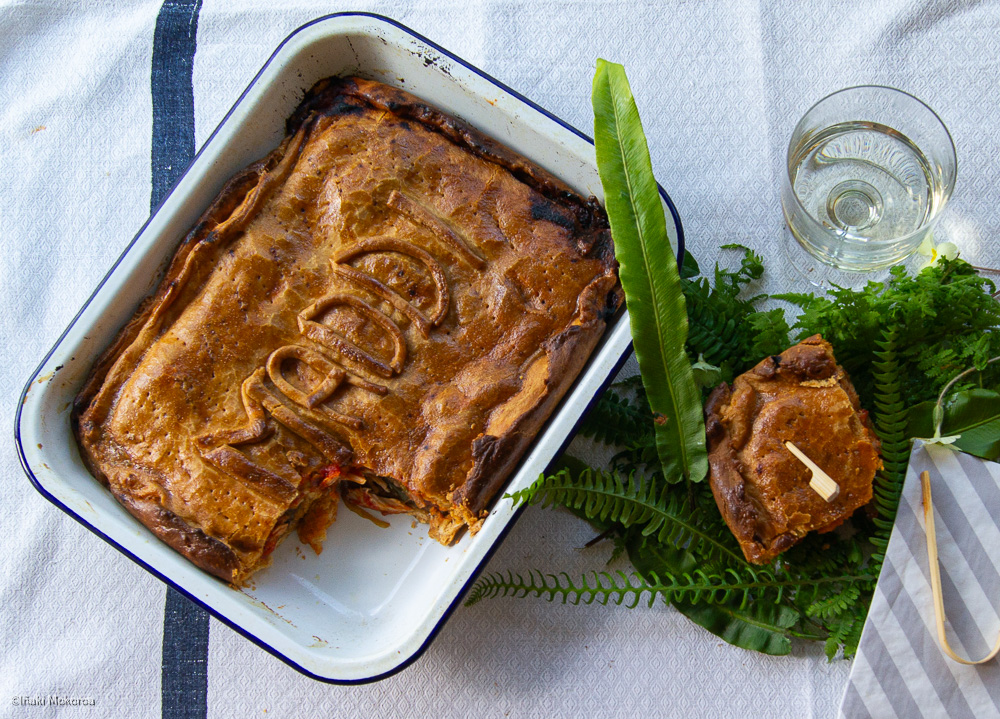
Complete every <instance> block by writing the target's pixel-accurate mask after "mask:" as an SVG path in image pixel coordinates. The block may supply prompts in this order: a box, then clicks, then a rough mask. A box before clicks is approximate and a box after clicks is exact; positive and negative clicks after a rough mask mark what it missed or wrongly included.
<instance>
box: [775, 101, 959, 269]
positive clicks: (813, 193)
mask: <svg viewBox="0 0 1000 719" xmlns="http://www.w3.org/2000/svg"><path fill="white" fill-rule="evenodd" d="M787 160H788V164H787V174H786V177H785V182H784V186H783V187H782V207H783V208H784V213H785V220H786V222H787V223H788V228H789V230H790V231H791V233H792V236H793V237H794V238H795V240H796V241H797V242H798V244H799V245H801V246H802V247H803V248H805V250H806V251H807V252H809V253H810V254H811V255H812V256H813V257H815V258H816V259H818V260H820V261H821V262H823V263H825V264H827V265H829V266H831V267H835V268H838V269H840V270H849V271H856V272H864V271H870V270H877V269H880V268H884V267H887V266H889V265H892V264H895V263H896V262H899V261H901V260H903V259H905V258H906V257H908V256H909V255H911V254H912V253H913V252H914V251H915V250H916V249H917V247H918V246H919V245H920V243H921V241H922V240H923V239H924V237H925V236H926V235H927V233H928V232H930V231H931V230H932V228H933V225H934V223H935V220H936V219H937V217H938V216H939V215H940V213H941V210H942V209H943V208H944V206H945V204H946V202H947V201H948V198H949V197H950V196H951V193H952V190H953V189H954V186H955V173H956V160H955V149H954V145H953V144H952V141H951V136H950V135H949V134H948V130H947V129H946V128H945V126H944V124H943V123H942V122H941V120H940V119H938V117H937V115H935V114H934V112H933V111H932V110H931V109H930V108H929V107H927V106H926V105H924V104H923V103H922V102H920V101H919V100H917V99H916V98H915V97H913V96H912V95H908V94H906V93H904V92H901V91H899V90H894V89H892V88H886V87H874V86H864V87H855V88H848V89H846V90H841V91H840V92H836V93H834V94H832V95H829V96H828V97H826V98H824V99H823V100H821V101H820V102H818V103H817V104H816V105H814V106H813V107H812V108H811V109H810V110H809V112H807V113H806V114H805V116H803V118H802V120H800V121H799V124H798V126H796V128H795V131H794V133H793V134H792V140H791V142H790V143H789V146H788V156H787Z"/></svg>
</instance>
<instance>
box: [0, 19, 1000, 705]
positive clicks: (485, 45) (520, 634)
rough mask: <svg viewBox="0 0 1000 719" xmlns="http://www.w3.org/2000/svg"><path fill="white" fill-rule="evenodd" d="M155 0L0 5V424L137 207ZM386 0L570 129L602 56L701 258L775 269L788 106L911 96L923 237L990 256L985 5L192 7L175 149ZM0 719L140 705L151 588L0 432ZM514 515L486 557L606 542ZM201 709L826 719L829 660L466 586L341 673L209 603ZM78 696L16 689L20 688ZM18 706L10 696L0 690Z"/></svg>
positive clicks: (157, 604)
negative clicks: (938, 193)
mask: <svg viewBox="0 0 1000 719" xmlns="http://www.w3.org/2000/svg"><path fill="white" fill-rule="evenodd" d="M159 9H160V2H145V3H143V2H111V1H110V0H106V1H105V2H89V3H75V2H68V1H66V0H50V1H49V2H33V3H21V4H12V3H10V2H0V164H2V168H3V170H2V172H0V347H2V348H3V350H2V351H3V362H2V363H0V398H2V400H3V401H2V402H0V420H2V421H0V425H2V426H4V427H7V428H8V430H7V431H8V437H9V436H10V435H9V431H10V427H11V426H12V424H13V416H14V409H15V402H16V399H17V397H18V394H19V392H20V390H21V387H22V385H23V383H24V382H25V380H26V379H27V378H28V376H29V374H30V372H31V370H32V369H33V368H34V366H35V364H36V363H37V362H38V361H39V360H40V359H41V357H42V356H43V355H44V353H45V352H46V350H47V349H48V348H49V347H50V346H51V344H52V343H53V342H54V340H55V339H56V338H57V337H58V335H59V333H60V332H61V330H62V329H63V328H64V326H65V325H66V324H67V323H68V322H69V320H70V319H71V318H72V317H73V315H74V314H75V312H76V311H77V309H78V308H79V306H80V305H81V304H82V303H83V301H84V300H85V299H86V298H87V296H88V295H89V294H90V292H91V291H92V289H93V287H94V286H95V284H96V283H97V282H98V280H99V279H100V278H101V277H102V276H103V274H104V273H105V272H106V271H107V269H108V268H109V267H110V265H111V263H112V262H113V261H114V259H115V258H116V257H117V256H118V254H119V253H120V252H121V251H122V249H123V248H124V246H125V244H126V243H127V242H128V241H129V239H130V238H131V237H132V235H133V234H134V233H135V231H136V230H137V229H138V227H139V226H140V225H141V223H142V222H143V220H144V219H145V218H146V217H147V215H148V214H149V199H150V137H151V100H150V62H151V54H152V42H153V29H154V24H155V22H156V17H157V13H158V11H159ZM349 9H357V10H368V11H374V12H378V13H381V14H385V15H388V16H390V17H393V18H395V19H397V20H399V21H401V22H402V23H404V24H406V25H409V26H410V27H412V28H413V29H414V30H416V31H417V32H419V33H421V34H423V35H426V36H427V37H429V38H431V39H432V40H434V41H436V42H437V43H439V44H441V45H443V46H444V47H446V48H448V49H449V50H451V51H452V52H454V53H456V54H457V55H459V56H461V57H463V58H465V59H467V60H468V61H470V62H471V63H473V64H475V65H477V66H479V67H480V68H482V69H483V70H485V71H486V72H488V73H490V74H491V75H493V76H495V77H497V78H499V79H500V80H501V81H503V82H505V83H506V84H508V85H510V86H511V87H513V88H515V89H516V90H519V91H521V92H522V93H524V94H526V95H527V96H528V97H530V98H531V99H533V100H535V101H537V102H538V103H540V104H541V105H543V106H544V107H546V108H547V109H549V110H550V111H552V112H554V113H555V114H556V115H558V116H561V117H562V118H564V119H566V120H568V121H569V122H570V123H572V124H574V125H576V126H578V127H580V128H582V129H584V130H585V131H587V132H588V133H589V132H590V128H591V122H592V119H591V109H590V86H591V79H592V75H593V68H594V59H595V58H596V57H605V58H608V59H612V60H617V61H619V62H622V63H624V64H625V66H626V67H627V69H628V72H629V76H630V79H631V82H632V87H633V90H634V92H635V95H636V97H637V100H638V103H639V108H640V111H641V113H642V117H643V120H644V122H645V126H646V132H647V135H648V137H649V144H650V148H651V151H652V155H653V165H654V168H655V170H656V172H657V176H658V179H659V180H660V182H661V183H662V184H663V185H664V186H665V187H666V188H667V190H668V191H669V192H670V194H671V195H672V197H673V199H674V201H675V202H676V205H677V207H678V209H679V211H680V214H681V216H682V218H683V221H684V226H685V230H686V233H687V238H688V244H689V247H690V248H691V249H692V250H693V251H694V252H695V254H696V255H697V257H698V259H699V260H700V261H701V263H702V266H703V267H710V266H711V263H712V262H713V261H714V260H715V258H716V256H717V250H716V248H717V246H718V245H720V244H722V243H725V242H743V243H746V244H749V245H751V246H753V247H755V248H757V249H758V250H761V251H763V252H764V253H765V256H766V257H767V258H768V260H769V261H770V262H771V267H772V268H773V269H774V275H773V276H772V278H771V279H769V280H768V281H767V282H766V283H765V284H766V287H767V288H768V289H775V288H777V287H782V286H785V284H784V283H785V282H787V278H786V277H785V275H784V274H783V270H782V269H781V267H780V265H781V263H782V259H781V255H780V253H779V252H778V238H779V236H780V233H781V230H782V217H781V210H780V205H779V200H778V188H779V180H780V177H781V172H782V166H783V161H784V156H785V149H786V143H787V139H788V136H789V134H790V133H791V130H792V127H793V126H794V125H795V123H796V121H797V120H798V118H799V117H800V116H801V114H802V113H803V112H804V111H805V110H806V109H807V108H808V106H809V105H810V104H812V103H813V102H814V101H815V100H817V99H819V98H820V97H822V96H823V95H824V94H826V93H828V92H831V91H833V90H836V89H839V88H841V87H845V86H848V85H854V84H863V83H875V84H888V85H894V86H897V87H900V88H902V89H905V90H908V91H910V92H912V93H914V94H916V95H917V96H918V97H920V98H922V99H924V100H925V101H926V102H927V103H928V104H930V105H931V106H932V107H933V108H934V109H935V110H937V111H938V113H939V114H940V115H941V117H942V118H943V119H944V121H945V123H946V124H947V125H948V127H949V129H950V130H951V132H952V135H953V137H954V139H955V144H956V145H957V147H958V164H959V173H958V174H959V178H958V187H957V190H956V193H955V196H954V198H953V199H952V201H951V204H950V206H949V208H948V210H947V212H946V215H945V217H944V223H943V230H944V234H947V235H948V236H949V239H952V240H954V241H956V242H957V243H958V244H959V246H960V248H961V249H962V250H963V252H964V254H965V256H966V257H969V258H971V259H974V260H977V261H978V263H979V264H986V263H991V264H992V265H993V266H997V265H998V264H1000V250H998V247H1000V245H998V243H997V241H996V237H995V235H994V233H995V231H996V228H997V226H998V225H1000V203H998V202H997V200H996V191H995V188H996V187H997V186H998V184H1000V183H998V180H1000V166H998V164H997V162H996V158H997V157H1000V132H998V131H997V128H996V108H997V97H998V92H1000V53H998V40H997V38H998V37H1000V5H998V4H996V3H990V4H974V3H968V2H960V1H958V0H952V1H942V2H905V1H897V2H884V3H868V4H865V3H857V2H838V3H832V4H830V5H829V6H826V7H818V6H814V5H813V4H812V3H789V2H749V1H747V0H734V1H733V2H726V3H722V2H717V3H692V2H683V1H682V0H677V1H676V2H669V3H651V2H637V1H635V0H606V1H604V2H587V3H578V4H577V3H572V2H554V1H552V0H526V1H525V2H509V1H506V0H505V1H498V2H490V3H483V4H480V5H475V6H473V5H472V4H471V3H469V2H468V1H467V0H434V1H430V0H423V1H419V2H407V1H406V0H399V1H398V2H393V3H357V2H347V3H343V4H341V5H331V4H329V3H318V2H287V3H281V2H274V1H273V0H255V1H250V0H241V1H240V2H232V1H230V2H224V1H222V0H205V2H204V6H203V7H202V8H201V12H200V16H199V18H198V29H197V54H196V55H195V60H194V73H193V77H194V103H195V104H194V107H195V133H196V142H197V144H198V145H200V144H201V143H202V142H204V140H205V139H206V138H207V137H208V135H209V133H210V132H211V131H212V129H213V128H214V127H215V126H216V124H217V123H218V122H219V121H220V120H221V119H222V116H223V115H224V113H225V112H226V110H227V109H228V108H229V107H230V106H231V104H232V103H233V101H234V100H235V98H236V97H237V96H238V95H239V93H240V92H241V91H242V90H243V89H244V88H245V87H246V85H247V84H248V82H249V81H250V79H251V78H252V77H253V75H254V74H255V73H256V71H257V70H258V69H259V68H260V66H261V65H262V64H263V62H264V61H265V60H266V59H267V57H268V56H269V55H270V53H271V52H272V50H273V49H274V47H275V46H276V45H277V44H278V42H280V40H281V39H282V38H284V37H285V36H286V35H287V34H288V33H290V32H291V31H292V30H294V29H295V28H296V27H298V26H299V25H301V24H303V23H304V22H306V21H308V20H310V19H312V18H313V17H316V16H319V15H322V14H326V13H329V12H335V11H339V10H349ZM0 479H2V482H0V502H2V507H3V510H2V511H0V517H2V518H0V536H3V537H4V549H3V551H2V552H0V715H3V716H53V715H55V714H56V713H57V712H59V713H64V714H66V715H68V716H135V717H142V716H158V715H159V714H160V675H161V664H160V662H161V650H160V645H161V639H162V626H163V609H164V592H165V588H164V586H163V585H162V584H161V583H160V582H159V581H158V580H156V579H154V578H153V577H152V576H150V575H148V574H146V573H145V572H144V571H143V570H141V569H139V568H138V567H137V566H136V565H134V564H133V563H132V562H131V561H129V560H128V559H126V558H125V557H124V556H122V555H121V554H119V553H118V552H117V551H115V550H114V549H112V548H110V547H109V546H108V545H107V544H105V543H104V542H102V541H100V540H99V539H98V538H97V537H95V536H93V535H92V534H90V533H89V532H88V531H87V530H86V529H84V528H83V527H81V526H80V525H78V524H77V523H76V522H74V521H72V520H71V519H70V518H68V517H67V516H65V515H64V514H62V513H61V512H60V511H58V510H57V509H55V508H54V507H53V506H52V505H50V504H49V503H48V502H46V501H45V500H44V499H43V498H42V497H40V496H39V495H38V494H37V493H36V492H35V491H34V490H33V489H32V488H31V486H30V485H29V483H28V482H27V480H26V479H25V477H24V475H23V473H22V471H21V469H20V467H19V466H18V462H17V459H16V456H15V452H14V448H13V444H12V443H11V442H10V441H9V439H8V441H7V442H6V443H5V444H4V445H3V446H2V448H0ZM591 535H592V532H591V530H590V529H589V528H588V527H587V526H586V525H584V524H583V523H582V522H580V521H578V520H576V519H574V518H572V517H570V516H569V515H566V514H563V513H558V512H551V511H546V510H540V509H537V508H531V509H529V510H528V511H527V512H525V514H524V515H523V518H522V519H521V521H520V522H519V523H518V524H517V526H516V527H515V529H514V530H513V531H512V532H511V534H510V536H509V537H508V538H507V540H506V542H505V543H504V545H503V547H502V548H501V549H500V550H499V551H498V552H497V554H496V555H495V556H494V558H493V559H492V561H491V562H490V564H489V567H488V570H507V569H513V570H526V569H528V568H541V569H546V570H553V571H556V570H566V571H569V572H570V573H571V574H574V573H578V572H579V571H581V570H583V569H599V568H601V565H602V564H603V562H604V560H605V559H606V556H607V551H608V550H607V548H601V547H597V548H593V549H590V550H580V549H578V547H581V546H582V545H583V544H584V542H586V540H587V539H589V538H590V537H591ZM208 662H209V667H208V677H209V678H208V715H209V716H212V717H239V718H243V717H251V716H307V717H318V716H360V715H365V716H383V715H384V716H440V717H449V716H455V717H462V716H471V715H485V716H501V715H503V716H506V715H509V716H567V717H577V716H610V715H626V714H628V715H637V714H639V713H642V714H644V715H648V716H678V717H701V716H705V717H708V716H720V717H723V716H724V717H729V716H775V717H811V716H814V717H831V716H833V715H834V714H835V712H836V709H837V706H838V704H839V700H840V696H841V693H842V692H843V688H844V683H845V681H846V678H847V675H848V671H849V668H850V665H849V663H848V662H845V661H838V662H834V663H832V664H830V663H827V661H826V659H825V658H824V657H823V655H822V648H821V646H819V645H816V644H805V643H802V644H796V645H795V647H794V650H793V653H792V656H790V657H783V658H771V657H764V656H761V655H758V654H754V653H750V652H746V651H743V650H740V649H735V648H733V647H730V646H729V645H727V644H724V643H723V642H722V641H721V640H718V639H717V638H716V637H714V636H712V635H711V634H708V633H707V632H705V631H704V630H702V629H700V628H698V627H696V626H694V625H693V624H691V623H689V622H688V621H687V620H686V619H685V618H684V617H682V616H680V615H679V614H677V613H676V612H673V611H672V610H670V609H668V608H665V607H657V608H654V609H646V608H637V609H633V610H626V609H624V608H616V607H598V606H592V607H572V606H556V605H550V604H548V603H546V602H544V601H542V600H533V599H526V600H513V599H505V600H490V601H484V602H482V603H480V604H479V605H477V606H475V607H472V608H464V607H463V608H460V609H459V610H457V611H456V612H455V614H454V616H453V617H452V619H451V620H450V621H449V623H448V624H447V625H446V627H445V628H444V630H443V631H442V632H441V634H440V635H439V636H438V638H437V639H436V641H435V642H434V643H433V644H432V646H431V647H430V648H429V650H428V651H427V652H426V654H425V655H424V656H423V657H422V658H421V659H419V660H418V661H417V662H416V663H415V664H414V665H413V666H411V667H410V668H408V669H406V670H405V671H403V672H402V673H401V674H398V675H396V676H394V677H392V678H389V679H387V680H385V681H382V682H379V683H376V684H373V685H367V686H359V687H337V686H327V685H324V684H320V683H318V682H315V681H312V680H310V679H307V678H305V677H303V676H301V675H299V674H298V673H296V672H295V671H294V670H292V669H290V668H288V667H287V666H285V665H284V664H283V663H281V662H280V661H278V660H277V659H275V658H273V657H272V656H270V655H268V654H266V653H265V652H263V651H262V650H260V649H258V648H257V647H255V646H254V645H252V644H250V643H249V642H248V641H246V640H245V639H243V638H242V637H240V636H238V635H237V634H235V633H234V632H233V631H231V630H230V629H228V628H227V627H225V626H224V625H222V624H220V623H218V622H216V621H214V620H213V622H212V625H211V633H210V648H209V655H208ZM49 695H60V696H64V697H78V698H80V697H82V698H92V699H93V700H94V706H83V707H66V708H63V709H61V710H58V709H56V708H53V707H44V708H43V707H23V706H18V703H19V702H18V698H20V697H38V696H49ZM21 703H23V702H21Z"/></svg>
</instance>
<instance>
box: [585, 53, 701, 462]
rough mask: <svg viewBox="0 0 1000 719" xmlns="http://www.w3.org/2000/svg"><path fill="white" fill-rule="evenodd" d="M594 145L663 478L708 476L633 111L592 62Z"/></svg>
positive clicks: (670, 257)
mask: <svg viewBox="0 0 1000 719" xmlns="http://www.w3.org/2000/svg"><path fill="white" fill-rule="evenodd" d="M593 104H594V140H595V144H596V148H597V167H598V171H599V172H600V175H601V184H602V186H603V187H604V199H605V207H606V209H607V212H608V219H609V220H610V222H611V234H612V236H613V237H614V243H615V256H616V258H617V259H618V263H619V265H620V270H619V274H620V277H621V281H622V287H623V288H624V290H625V302H626V305H627V307H628V312H629V318H630V320H631V323H632V340H633V345H634V347H635V354H636V358H637V359H638V360H639V369H640V371H641V373H642V379H643V384H644V385H645V387H646V395H647V396H648V397H649V404H650V407H651V408H652V410H653V411H654V412H655V413H657V415H658V417H657V423H656V449H657V453H658V454H659V457H660V463H661V464H662V465H663V474H664V476H666V477H667V478H668V479H669V480H674V481H676V480H680V479H682V478H684V477H687V478H688V479H690V480H691V481H694V482H698V481H701V480H702V479H704V477H705V474H706V473H707V471H708V459H707V456H706V452H705V425H704V420H703V418H702V408H701V395H700V393H699V391H698V387H697V386H696V385H695V382H694V377H693V375H692V372H691V363H690V361H689V360H688V357H687V354H686V353H685V351H684V345H685V342H686V341H687V332H688V325H687V310H686V307H685V304H684V296H683V294H682V292H681V281H680V275H679V273H678V271H677V260H676V258H675V257H674V253H673V250H672V249H671V248H670V242H669V239H668V236H667V225H666V219H665V217H664V215H663V205H662V204H661V202H660V195H659V192H658V190H657V186H656V179H655V178H654V176H653V166H652V162H651V161H650V159H649V148H648V147H647V145H646V137H645V135H644V134H643V131H642V124H641V122H640V121H639V111H638V109H637V108H636V105H635V100H634V99H633V97H632V90H631V88H630V87H629V84H628V78H627V77H626V76H625V69H624V68H623V67H622V66H621V65H617V64H615V63H611V62H607V61H605V60H598V61H597V72H596V74H595V75H594V88H593Z"/></svg>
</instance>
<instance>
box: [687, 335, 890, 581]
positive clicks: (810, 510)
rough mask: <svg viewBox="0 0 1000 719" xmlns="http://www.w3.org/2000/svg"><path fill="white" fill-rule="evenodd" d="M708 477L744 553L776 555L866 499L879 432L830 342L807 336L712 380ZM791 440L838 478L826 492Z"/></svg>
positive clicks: (762, 559) (877, 463)
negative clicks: (726, 379) (720, 380)
mask: <svg viewBox="0 0 1000 719" xmlns="http://www.w3.org/2000/svg"><path fill="white" fill-rule="evenodd" d="M705 428H706V431H707V434H708V450H709V467H710V472H709V482H710V484H711V487H712V493H713V495H714V496H715V501H716V503H717V504H718V506H719V510H720V512H721V513H722V516H723V518H724V519H725V521H726V524H727V525H728V526H729V528H730V530H732V532H733V534H734V535H735V537H736V539H737V541H738V542H739V544H740V547H741V548H742V549H743V554H744V556H745V557H746V559H747V561H749V562H752V563H754V564H763V563H766V562H769V561H771V560H772V559H774V558H775V557H776V556H777V555H778V554H780V553H781V552H783V551H785V550H786V549H788V548H789V547H791V546H792V545H794V544H795V543H797V542H798V541H799V540H801V539H802V538H803V537H804V536H805V535H806V534H807V533H808V532H810V531H813V530H816V531H819V532H825V531H830V530H832V529H833V528H835V527H836V526H837V525H839V524H841V523H842V522H843V521H844V520H846V519H847V518H848V517H850V516H851V514H853V513H854V511H855V510H856V509H858V508H859V507H861V506H863V505H865V504H867V503H868V502H869V501H870V500H871V497H872V480H873V478H874V476H875V472H876V471H877V470H878V469H879V468H880V467H881V466H882V462H881V460H880V459H879V449H880V445H879V441H878V438H877V437H876V435H875V432H874V430H873V429H872V425H871V421H870V420H869V418H868V413H867V412H866V411H865V410H863V409H861V406H860V403H859V400H858V396H857V393H856V392H855V390H854V386H853V385H852V384H851V381H850V378H849V377H848V376H847V374H846V373H845V372H844V370H843V368H842V367H840V366H839V365H838V364H837V362H836V359H835V358H834V355H833V348H832V347H831V346H830V343H829V342H827V341H826V340H824V339H823V338H822V337H820V336H819V335H814V336H812V337H809V338H807V339H805V340H803V341H802V342H800V343H799V344H797V345H795V346H793V347H790V348H788V349H787V350H785V351H784V352H782V353H781V354H780V355H774V356H772V357H767V358H765V359H764V360H762V361H761V362H760V363H759V364H757V366H756V367H754V368H753V369H751V370H749V371H747V372H745V373H744V374H742V375H740V376H739V377H737V378H736V380H735V381H734V382H733V385H732V387H730V386H729V385H726V384H722V385H720V386H719V387H717V388H716V389H715V390H714V391H713V392H712V394H711V396H710V397H709V399H708V402H707V403H706V406H705ZM786 441H788V442H792V443H794V444H795V445H796V446H798V447H799V449H801V450H802V451H803V452H804V453H805V454H806V456H808V457H809V458H810V459H811V460H812V461H813V462H815V463H816V464H817V465H818V466H819V467H821V468H822V469H824V470H825V471H826V472H827V474H829V475H830V476H831V477H832V478H833V480H834V481H835V482H837V484H838V485H839V486H840V495H839V496H838V497H837V498H836V499H835V500H834V501H832V502H827V501H825V500H824V499H823V498H822V497H820V495H819V494H817V493H816V492H815V491H814V490H812V489H811V488H810V487H809V479H810V476H811V473H810V470H809V469H808V468H807V467H806V466H805V465H804V464H803V463H802V462H800V461H799V460H798V459H796V458H795V456H794V455H792V454H791V453H790V452H789V451H788V450H787V449H786V447H785V445H784V443H785V442H786Z"/></svg>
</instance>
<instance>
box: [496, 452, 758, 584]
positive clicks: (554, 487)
mask: <svg viewBox="0 0 1000 719" xmlns="http://www.w3.org/2000/svg"><path fill="white" fill-rule="evenodd" d="M658 485H659V483H657V482H653V481H648V482H645V483H644V482H642V481H641V480H640V479H639V478H638V477H637V476H636V475H635V474H632V475H631V476H630V477H628V479H622V477H621V476H620V475H619V474H618V473H617V472H601V471H594V470H591V469H587V470H584V471H583V472H580V473H579V474H578V475H577V476H576V477H574V476H573V475H572V473H570V472H569V471H568V470H563V471H561V472H557V473H556V474H552V475H548V476H545V475H542V476H541V477H539V478H538V479H537V480H535V482H534V483H533V484H532V485H531V486H530V487H528V488H527V489H522V490H519V491H517V492H514V493H512V494H510V495H508V496H509V497H510V498H511V499H513V500H514V504H515V506H516V505H518V504H521V503H527V504H541V505H542V506H544V507H547V506H549V505H552V504H557V505H561V506H564V507H569V508H570V509H574V510H580V511H582V512H583V513H584V515H585V516H586V517H587V518H588V519H591V520H597V521H600V522H607V521H611V522H617V523H618V524H620V525H621V526H622V527H623V528H624V529H629V528H630V527H641V528H642V534H643V536H646V537H655V538H656V540H657V541H659V542H663V543H667V544H670V545H673V546H684V547H686V548H687V549H688V550H689V551H691V552H695V553H697V554H699V555H702V556H705V557H710V558H712V559H713V560H716V561H721V562H723V563H724V564H735V565H745V564H746V562H745V560H744V559H743V556H742V554H741V553H740V552H739V550H737V549H736V548H735V547H734V546H732V545H731V544H730V543H729V542H728V541H726V540H723V539H720V538H721V537H727V536H729V533H728V532H726V531H724V530H725V527H724V526H723V525H722V524H721V521H720V520H717V519H713V518H712V517H711V515H710V514H709V513H705V512H692V511H691V507H689V506H687V504H686V503H685V502H684V499H685V498H684V496H683V495H681V494H679V493H677V492H671V491H670V488H669V486H668V485H665V484H664V485H663V486H662V489H660V490H659V491H657V486H658ZM716 514H717V512H716Z"/></svg>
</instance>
